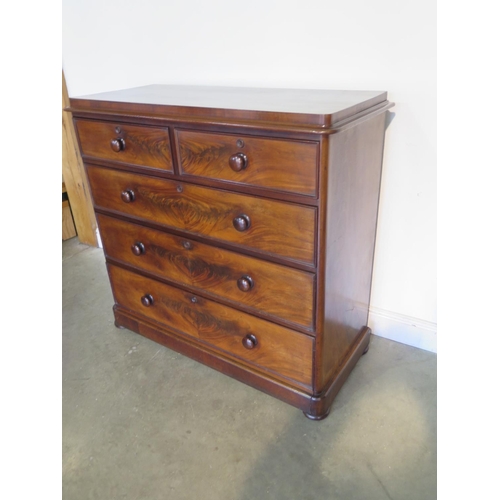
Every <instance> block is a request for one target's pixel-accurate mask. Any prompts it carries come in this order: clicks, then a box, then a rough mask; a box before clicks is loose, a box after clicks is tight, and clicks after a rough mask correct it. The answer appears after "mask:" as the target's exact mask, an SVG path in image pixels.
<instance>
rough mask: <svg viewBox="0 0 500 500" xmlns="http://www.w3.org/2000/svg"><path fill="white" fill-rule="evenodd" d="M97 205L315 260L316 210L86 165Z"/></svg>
mask: <svg viewBox="0 0 500 500" xmlns="http://www.w3.org/2000/svg"><path fill="white" fill-rule="evenodd" d="M87 173H88V177H89V180H90V185H91V189H92V195H93V199H94V204H95V206H96V208H103V209H107V210H113V211H115V212H121V213H123V214H126V215H129V216H132V217H135V218H137V219H142V220H148V221H151V222H154V223H157V224H161V225H163V226H166V227H170V228H175V229H180V230H183V231H187V232H191V233H193V234H199V235H203V236H206V237H210V238H212V239H215V240H222V241H227V242H230V243H234V244H237V245H241V246H243V247H248V248H251V249H255V250H258V251H260V252H263V253H270V254H274V255H277V256H283V257H285V258H288V259H293V260H296V261H302V262H305V263H314V255H315V252H314V250H315V229H316V209H315V208H314V207H307V206H303V205H296V204H293V203H285V202H280V201H274V200H267V199H262V198H257V197H254V196H247V195H241V194H235V193H231V192H228V191H223V190H219V189H211V188H206V187H201V186H196V185H193V184H187V183H179V182H177V181H172V180H167V179H157V178H154V177H148V176H144V175H139V174H131V173H129V172H123V171H119V170H112V169H106V168H101V167H96V166H94V165H88V166H87Z"/></svg>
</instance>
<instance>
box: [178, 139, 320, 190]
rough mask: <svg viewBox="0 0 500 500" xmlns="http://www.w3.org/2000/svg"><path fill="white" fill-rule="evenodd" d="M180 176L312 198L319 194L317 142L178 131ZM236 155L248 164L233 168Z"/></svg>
mask: <svg viewBox="0 0 500 500" xmlns="http://www.w3.org/2000/svg"><path fill="white" fill-rule="evenodd" d="M176 139H177V143H178V148H179V158H180V168H181V173H185V174H189V175H195V176H201V177H210V178H213V179H220V180H224V181H229V182H232V183H237V184H247V185H255V186H262V187H266V188H269V189H275V190H278V191H291V192H296V193H301V194H305V195H309V196H313V195H315V194H316V185H317V153H318V143H315V142H299V141H291V140H288V141H285V140H278V139H264V138H259V137H253V136H246V135H224V134H213V133H208V132H193V131H189V130H176ZM234 154H244V155H245V157H246V158H247V159H248V162H247V163H248V164H247V165H246V166H245V167H244V168H242V169H241V170H239V171H235V170H233V169H232V168H231V167H230V164H229V163H230V162H229V160H230V158H231V156H232V155H234Z"/></svg>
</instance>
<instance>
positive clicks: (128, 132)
mask: <svg viewBox="0 0 500 500" xmlns="http://www.w3.org/2000/svg"><path fill="white" fill-rule="evenodd" d="M76 128H77V130H78V136H79V137H80V144H81V147H82V151H83V154H84V155H87V156H93V157H95V158H103V159H105V160H111V161H115V162H120V163H129V164H133V165H139V166H141V167H150V168H157V169H161V170H164V171H167V172H172V171H173V167H172V154H171V151H170V139H169V136H168V129H167V128H155V127H141V126H136V125H128V124H126V123H106V122H95V121H87V120H76Z"/></svg>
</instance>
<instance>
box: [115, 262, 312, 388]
mask: <svg viewBox="0 0 500 500" xmlns="http://www.w3.org/2000/svg"><path fill="white" fill-rule="evenodd" d="M108 272H109V276H110V280H111V284H112V288H113V293H114V296H115V300H116V302H117V304H119V305H120V306H122V307H124V308H126V309H129V310H132V311H134V312H136V313H139V314H142V315H143V316H145V317H147V318H149V319H151V320H154V321H157V322H160V323H162V324H164V325H166V326H167V327H168V328H170V329H173V330H176V331H178V332H179V333H181V334H185V335H188V336H190V337H193V338H196V339H198V341H200V342H203V343H205V344H206V345H209V346H211V347H213V348H215V349H217V350H220V351H224V352H225V353H227V354H229V355H230V356H232V357H234V358H237V359H240V360H242V361H244V362H246V363H248V364H251V365H253V366H254V367H256V368H257V369H258V370H261V371H265V372H270V373H272V374H273V375H274V376H275V377H277V378H280V379H283V378H284V379H286V380H288V381H292V382H295V385H302V386H307V387H310V386H311V384H312V354H313V339H312V338H311V337H309V336H307V335H303V334H301V333H297V332H294V331H293V330H290V329H287V328H284V327H281V326H278V325H276V324H274V323H271V322H268V321H264V320H262V319H259V318H256V317H254V316H251V315H249V314H246V313H243V312H241V311H238V310H236V309H233V308H231V307H227V306H223V305H221V304H218V303H216V302H213V301H210V300H207V299H205V298H202V297H199V296H194V295H192V294H190V293H188V292H186V291H183V290H181V289H179V288H176V287H172V286H169V285H165V284H163V283H159V282H157V281H155V280H152V279H148V278H145V277H143V276H140V275H139V274H135V273H133V272H131V271H127V270H125V269H122V268H120V267H117V266H113V265H110V264H108Z"/></svg>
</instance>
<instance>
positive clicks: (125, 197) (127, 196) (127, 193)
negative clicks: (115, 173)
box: [121, 189, 135, 203]
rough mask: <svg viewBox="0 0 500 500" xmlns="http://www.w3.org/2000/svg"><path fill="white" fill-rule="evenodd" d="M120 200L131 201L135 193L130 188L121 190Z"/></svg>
mask: <svg viewBox="0 0 500 500" xmlns="http://www.w3.org/2000/svg"><path fill="white" fill-rule="evenodd" d="M121 196H122V201H123V202H124V203H131V202H133V201H134V200H135V193H134V192H133V191H132V190H131V189H126V190H125V191H122V195H121Z"/></svg>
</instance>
